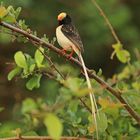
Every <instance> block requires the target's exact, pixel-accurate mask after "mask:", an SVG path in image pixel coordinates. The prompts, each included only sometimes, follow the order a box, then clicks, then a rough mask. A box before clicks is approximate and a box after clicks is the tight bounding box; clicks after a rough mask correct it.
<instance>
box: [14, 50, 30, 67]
mask: <svg viewBox="0 0 140 140" xmlns="http://www.w3.org/2000/svg"><path fill="white" fill-rule="evenodd" d="M14 58H15V62H16V64H17V65H18V66H19V67H20V68H24V69H27V62H26V58H25V56H24V54H23V53H22V52H21V51H18V52H16V54H15V56H14Z"/></svg>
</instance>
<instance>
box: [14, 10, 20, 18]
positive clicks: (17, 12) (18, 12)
mask: <svg viewBox="0 0 140 140" xmlns="http://www.w3.org/2000/svg"><path fill="white" fill-rule="evenodd" d="M15 12H16V13H15V17H16V19H17V18H18V16H19V14H20V12H21V7H18V8H17V9H16V11H15Z"/></svg>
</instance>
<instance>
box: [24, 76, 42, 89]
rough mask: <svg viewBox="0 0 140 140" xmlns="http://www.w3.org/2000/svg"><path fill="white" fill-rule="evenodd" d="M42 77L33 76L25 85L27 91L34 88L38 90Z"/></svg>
mask: <svg viewBox="0 0 140 140" xmlns="http://www.w3.org/2000/svg"><path fill="white" fill-rule="evenodd" d="M41 77H42V75H41V74H38V75H35V76H33V77H32V78H31V79H30V80H29V81H28V82H27V83H26V88H27V89H29V90H33V89H34V88H39V87H40V79H41Z"/></svg>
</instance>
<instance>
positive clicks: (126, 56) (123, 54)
mask: <svg viewBox="0 0 140 140" xmlns="http://www.w3.org/2000/svg"><path fill="white" fill-rule="evenodd" d="M116 55H117V58H118V59H119V60H120V61H121V62H122V63H126V62H129V61H130V53H129V52H128V51H127V50H120V51H118V52H117V54H116Z"/></svg>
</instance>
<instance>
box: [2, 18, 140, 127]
mask: <svg viewBox="0 0 140 140" xmlns="http://www.w3.org/2000/svg"><path fill="white" fill-rule="evenodd" d="M0 25H1V26H3V27H5V28H8V29H10V30H12V31H13V32H17V33H19V34H22V35H23V36H25V37H26V38H28V39H31V40H33V41H35V42H38V43H40V45H42V46H43V47H47V48H49V49H50V50H52V51H53V52H55V53H57V54H59V55H60V56H63V57H64V58H66V59H67V60H69V61H71V62H73V63H75V64H77V65H78V66H79V67H80V68H81V69H82V64H81V63H80V62H79V61H78V60H77V59H75V58H73V57H72V58H71V59H69V55H68V54H63V53H62V51H61V50H60V49H58V48H57V47H55V46H54V45H52V44H50V43H48V42H45V41H43V40H41V39H40V38H38V37H36V36H35V35H32V34H30V33H28V32H26V31H24V30H22V29H19V28H17V27H15V26H13V25H10V24H8V23H5V22H2V21H1V22H0ZM87 72H88V74H89V75H90V77H91V78H94V79H95V80H96V81H97V82H98V83H99V84H100V85H101V86H103V87H106V90H108V91H109V92H110V93H111V94H112V95H114V96H115V97H116V98H117V99H118V100H119V101H120V102H121V103H122V104H123V105H124V108H125V109H126V110H127V111H128V113H129V114H130V115H131V116H132V117H133V118H134V119H135V120H136V121H137V123H138V124H139V125H140V116H139V115H138V114H137V113H136V112H135V111H134V110H133V108H131V106H130V105H129V104H128V103H127V102H126V101H125V99H124V98H123V97H122V96H121V92H120V91H118V90H116V89H114V88H112V87H111V86H110V85H109V84H108V83H106V82H105V81H103V80H102V79H101V78H100V77H98V76H97V75H96V74H95V73H93V71H92V70H90V69H88V68H87Z"/></svg>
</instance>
